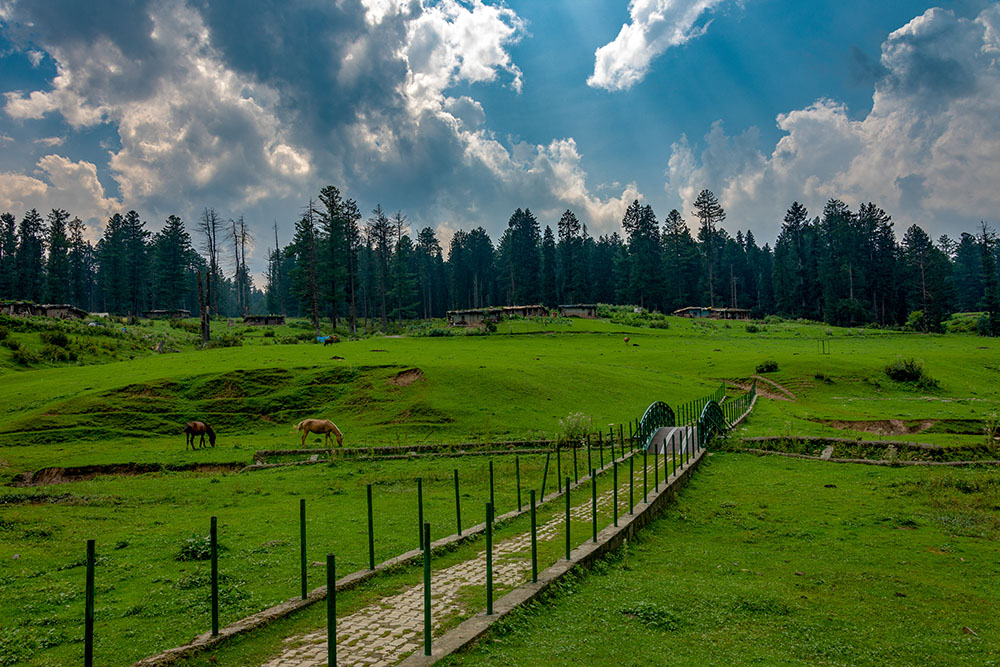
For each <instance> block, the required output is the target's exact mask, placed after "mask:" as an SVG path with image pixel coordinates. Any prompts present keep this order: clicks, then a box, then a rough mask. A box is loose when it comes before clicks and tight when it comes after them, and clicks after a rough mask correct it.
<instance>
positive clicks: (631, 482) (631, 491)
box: [628, 453, 635, 514]
mask: <svg viewBox="0 0 1000 667" xmlns="http://www.w3.org/2000/svg"><path fill="white" fill-rule="evenodd" d="M628 513H629V514H635V454H634V453H633V454H632V456H630V457H628Z"/></svg>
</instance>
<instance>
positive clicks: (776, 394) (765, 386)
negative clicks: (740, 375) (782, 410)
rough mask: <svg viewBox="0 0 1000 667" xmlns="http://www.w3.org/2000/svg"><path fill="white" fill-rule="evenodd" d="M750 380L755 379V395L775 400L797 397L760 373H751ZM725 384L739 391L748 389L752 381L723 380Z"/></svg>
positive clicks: (793, 399)
mask: <svg viewBox="0 0 1000 667" xmlns="http://www.w3.org/2000/svg"><path fill="white" fill-rule="evenodd" d="M750 379H751V380H757V395H758V396H763V397H764V398H770V399H771V400H775V401H797V400H799V399H798V397H797V396H796V395H795V394H793V393H792V392H790V391H788V390H787V389H785V388H784V387H782V386H781V385H780V384H778V383H777V382H775V381H774V380H769V379H767V378H766V377H762V376H760V375H751V376H750ZM723 382H725V383H726V384H730V385H732V386H734V387H738V388H739V389H740V390H741V391H749V390H750V387H751V385H752V384H753V383H751V382H747V381H746V380H723Z"/></svg>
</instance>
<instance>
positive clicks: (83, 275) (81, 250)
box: [69, 218, 96, 310]
mask: <svg viewBox="0 0 1000 667" xmlns="http://www.w3.org/2000/svg"><path fill="white" fill-rule="evenodd" d="M83 230H84V224H83V221H82V220H80V218H73V219H72V220H70V221H69V284H70V301H71V303H74V304H76V305H77V306H78V307H80V308H83V309H84V310H94V308H95V307H96V302H95V296H96V295H95V294H94V286H95V278H96V276H95V272H96V270H95V262H96V259H95V257H94V247H93V246H92V245H91V244H90V242H89V241H87V240H86V239H85V238H84V237H83Z"/></svg>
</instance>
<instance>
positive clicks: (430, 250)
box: [416, 227, 446, 319]
mask: <svg viewBox="0 0 1000 667" xmlns="http://www.w3.org/2000/svg"><path fill="white" fill-rule="evenodd" d="M416 252H417V285H418V288H419V290H420V316H421V317H422V318H425V319H427V318H431V317H438V316H439V312H441V309H442V306H443V304H444V303H445V301H444V298H442V297H443V295H442V293H441V291H442V287H443V285H442V284H441V283H442V282H443V277H444V275H443V274H444V259H443V257H442V254H441V244H440V243H438V239H437V236H436V235H435V234H434V229H433V228H431V227H424V228H423V229H421V230H420V232H419V233H418V234H417V250H416ZM445 298H446V297H445Z"/></svg>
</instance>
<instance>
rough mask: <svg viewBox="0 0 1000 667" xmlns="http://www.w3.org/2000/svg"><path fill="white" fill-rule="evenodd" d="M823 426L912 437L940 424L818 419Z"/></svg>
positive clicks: (893, 420) (925, 421) (935, 421)
mask: <svg viewBox="0 0 1000 667" xmlns="http://www.w3.org/2000/svg"><path fill="white" fill-rule="evenodd" d="M816 421H818V422H819V423H821V424H825V425H827V426H831V427H833V428H839V429H846V430H850V431H865V432H867V433H877V434H879V435H912V434H914V433H923V432H924V431H926V430H927V429H929V428H930V427H932V426H934V424H936V423H937V422H938V420H936V419H921V420H920V421H916V422H914V421H913V420H911V421H910V423H907V422H906V421H904V420H902V419H869V420H858V421H844V420H840V419H817V420H816Z"/></svg>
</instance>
